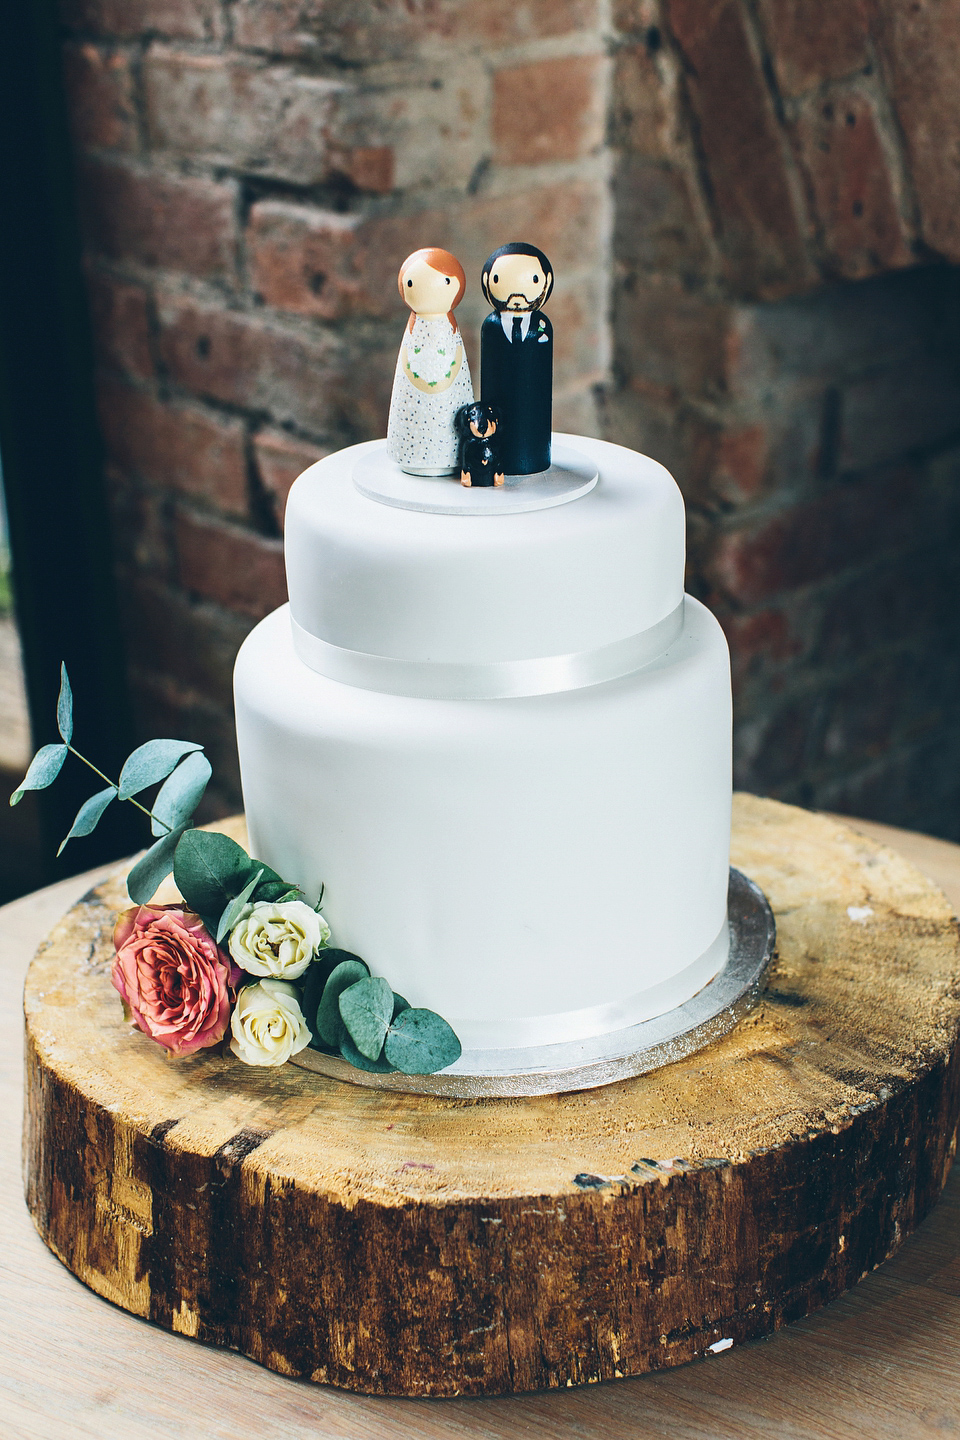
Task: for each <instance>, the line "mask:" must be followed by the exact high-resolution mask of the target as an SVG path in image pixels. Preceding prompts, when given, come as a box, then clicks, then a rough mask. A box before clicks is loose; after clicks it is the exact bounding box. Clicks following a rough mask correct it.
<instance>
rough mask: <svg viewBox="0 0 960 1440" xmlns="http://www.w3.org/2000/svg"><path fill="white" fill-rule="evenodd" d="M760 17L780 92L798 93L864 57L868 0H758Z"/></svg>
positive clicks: (849, 70)
mask: <svg viewBox="0 0 960 1440" xmlns="http://www.w3.org/2000/svg"><path fill="white" fill-rule="evenodd" d="M759 3H760V17H761V20H762V22H763V28H764V31H765V33H766V40H767V44H768V45H769V47H770V53H771V55H772V57H773V63H774V67H775V69H776V74H777V83H778V84H779V86H780V89H781V90H782V91H783V93H784V94H785V95H802V94H803V93H804V91H806V90H811V89H813V87H814V86H815V85H820V84H822V83H823V81H825V80H839V79H842V77H843V76H845V75H851V74H853V72H854V71H855V70H862V69H865V68H866V66H867V64H868V63H869V50H868V37H869V23H868V14H867V3H868V0H843V3H842V4H826V5H825V4H824V3H823V0H759Z"/></svg>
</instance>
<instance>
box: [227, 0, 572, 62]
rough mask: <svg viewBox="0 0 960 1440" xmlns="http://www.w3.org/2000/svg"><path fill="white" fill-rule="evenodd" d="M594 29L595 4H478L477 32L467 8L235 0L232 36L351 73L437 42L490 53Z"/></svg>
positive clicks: (448, 2)
mask: <svg viewBox="0 0 960 1440" xmlns="http://www.w3.org/2000/svg"><path fill="white" fill-rule="evenodd" d="M599 23H600V20H599V6H598V4H597V0H527V3H525V4H522V5H518V4H517V3H516V0H484V6H483V12H482V24H478V12H477V8H476V6H475V5H474V4H471V3H470V0H425V3H420V4H417V5H410V4H405V3H401V0H387V3H383V0H381V3H376V0H322V3H321V0H239V3H238V5H237V6H236V10H235V18H234V36H235V38H236V42H237V44H238V45H242V46H245V47H247V48H248V49H251V50H264V51H267V52H269V53H270V54H272V55H288V56H293V57H300V56H302V57H304V58H308V59H312V58H320V57H324V56H330V55H335V56H336V57H337V60H338V62H339V63H341V64H344V63H347V64H351V65H357V64H368V63H370V62H371V61H378V60H399V59H406V58H409V57H410V56H411V55H416V54H417V52H418V51H419V50H420V49H421V48H422V47H424V46H429V45H434V44H436V43H437V42H438V41H439V42H442V43H446V44H450V45H465V46H471V47H473V46H476V44H477V42H478V41H479V40H482V42H483V44H484V46H485V47H487V48H489V49H496V48H499V47H502V46H506V45H511V44H516V43H518V42H523V41H527V40H537V39H541V38H547V37H549V36H553V35H566V34H569V33H571V32H573V31H579V30H585V29H589V28H591V27H593V26H597V25H598V24H599Z"/></svg>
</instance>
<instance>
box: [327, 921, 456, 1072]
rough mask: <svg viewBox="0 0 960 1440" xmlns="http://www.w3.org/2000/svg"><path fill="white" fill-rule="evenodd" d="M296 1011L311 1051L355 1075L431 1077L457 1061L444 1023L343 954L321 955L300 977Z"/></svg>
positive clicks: (452, 1039) (331, 951) (451, 1033)
mask: <svg viewBox="0 0 960 1440" xmlns="http://www.w3.org/2000/svg"><path fill="white" fill-rule="evenodd" d="M300 1007H301V1009H302V1010H303V1017H304V1019H305V1020H306V1022H307V1024H308V1025H309V1027H310V1033H311V1037H312V1038H311V1041H310V1044H311V1048H312V1049H314V1050H321V1051H323V1052H324V1053H325V1054H328V1055H336V1054H338V1053H339V1054H340V1055H341V1056H342V1058H343V1059H344V1060H346V1061H347V1062H348V1063H349V1064H350V1065H354V1066H356V1068H357V1069H358V1070H371V1071H373V1072H374V1073H375V1074H380V1075H382V1074H387V1073H389V1072H390V1071H394V1070H400V1071H402V1072H403V1074H405V1075H432V1074H433V1073H434V1072H435V1071H437V1070H443V1069H445V1068H446V1066H447V1065H452V1064H453V1062H454V1061H455V1060H459V1059H460V1054H461V1050H460V1041H459V1040H458V1039H457V1036H456V1034H455V1033H454V1031H453V1030H452V1029H451V1027H450V1026H449V1025H448V1024H447V1022H446V1020H444V1019H443V1018H442V1017H441V1016H440V1015H437V1014H436V1012H435V1011H433V1010H424V1009H420V1008H419V1007H417V1008H414V1007H413V1006H412V1005H411V1004H410V1002H409V1001H408V1000H405V999H404V998H403V996H402V995H398V994H397V993H396V992H395V991H394V990H392V989H391V988H390V985H389V983H388V982H387V981H386V980H384V979H383V977H382V976H380V975H371V974H370V967H369V966H368V965H367V963H366V961H364V960H361V959H360V957H359V955H351V954H350V952H349V951H347V950H334V949H332V948H328V949H325V950H322V951H321V952H320V954H319V956H318V957H317V960H316V961H314V963H313V964H312V965H311V966H310V968H309V970H308V971H307V972H306V974H305V976H304V979H303V992H302V999H301V1002H300Z"/></svg>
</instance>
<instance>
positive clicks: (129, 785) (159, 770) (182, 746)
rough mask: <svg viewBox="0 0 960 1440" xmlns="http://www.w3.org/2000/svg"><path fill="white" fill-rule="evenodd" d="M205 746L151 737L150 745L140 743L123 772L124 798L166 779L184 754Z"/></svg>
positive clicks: (122, 793) (188, 741)
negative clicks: (152, 738)
mask: <svg viewBox="0 0 960 1440" xmlns="http://www.w3.org/2000/svg"><path fill="white" fill-rule="evenodd" d="M202 749H203V746H202V745H194V743H193V741H192V740H148V741H147V743H146V745H139V746H138V747H137V749H136V750H134V751H133V753H132V755H128V756H127V758H126V761H125V762H124V766H123V769H122V770H121V771H120V787H119V788H120V799H121V800H129V799H130V796H131V795H139V793H140V791H141V790H146V788H147V786H148V785H155V784H156V783H157V781H158V780H166V778H167V776H168V775H169V774H170V771H171V770H173V769H174V768H175V766H177V765H178V764H179V763H180V761H181V760H182V759H183V757H184V755H189V754H190V752H191V751H192V750H202Z"/></svg>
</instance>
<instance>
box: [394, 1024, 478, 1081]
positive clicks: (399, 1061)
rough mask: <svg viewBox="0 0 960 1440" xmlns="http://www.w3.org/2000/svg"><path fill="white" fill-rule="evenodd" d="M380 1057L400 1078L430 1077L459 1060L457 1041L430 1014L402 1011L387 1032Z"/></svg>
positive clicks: (445, 1027) (449, 1031) (450, 1032)
mask: <svg viewBox="0 0 960 1440" xmlns="http://www.w3.org/2000/svg"><path fill="white" fill-rule="evenodd" d="M384 1054H385V1056H386V1058H387V1059H388V1060H389V1061H390V1064H391V1065H395V1066H396V1067H397V1069H398V1070H402V1071H403V1073H404V1075H433V1074H434V1073H435V1072H436V1071H437V1070H445V1069H446V1067H447V1066H448V1065H452V1064H453V1062H454V1061H455V1060H459V1059H460V1054H461V1051H460V1041H459V1040H458V1039H457V1037H456V1035H455V1034H454V1032H453V1030H452V1029H451V1028H450V1026H449V1025H448V1024H447V1022H446V1020H442V1019H441V1018H440V1016H439V1015H435V1014H434V1012H433V1011H432V1010H414V1009H409V1010H404V1011H403V1012H402V1014H400V1015H398V1016H397V1018H396V1020H395V1021H394V1023H393V1024H392V1025H391V1026H390V1029H389V1030H388V1031H387V1039H386V1043H385V1045H384Z"/></svg>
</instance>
